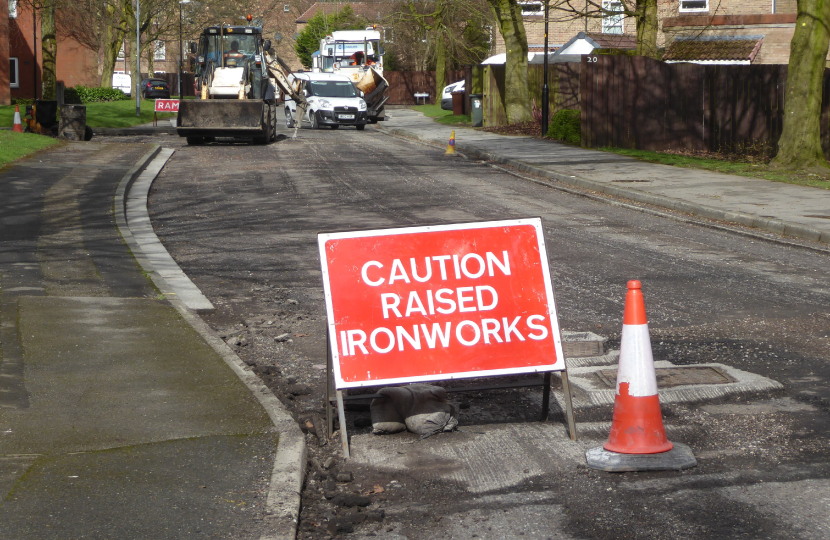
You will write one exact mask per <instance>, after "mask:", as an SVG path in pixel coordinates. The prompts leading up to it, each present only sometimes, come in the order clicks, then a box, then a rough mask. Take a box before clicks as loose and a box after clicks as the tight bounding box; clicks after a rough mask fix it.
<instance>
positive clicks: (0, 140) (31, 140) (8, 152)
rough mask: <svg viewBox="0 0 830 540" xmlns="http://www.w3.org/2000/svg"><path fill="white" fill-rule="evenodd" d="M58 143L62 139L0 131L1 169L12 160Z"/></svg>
mask: <svg viewBox="0 0 830 540" xmlns="http://www.w3.org/2000/svg"><path fill="white" fill-rule="evenodd" d="M56 144H60V141H58V140H57V139H53V138H52V137H46V136H44V135H35V134H34V133H15V132H13V131H0V169H2V168H3V167H5V166H6V165H8V164H9V163H11V162H12V161H15V160H17V159H20V158H22V157H25V156H28V155H29V154H34V153H35V152H37V151H38V150H43V149H44V148H49V147H50V146H54V145H56Z"/></svg>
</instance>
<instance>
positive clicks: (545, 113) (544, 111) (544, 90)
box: [542, 0, 550, 137]
mask: <svg viewBox="0 0 830 540" xmlns="http://www.w3.org/2000/svg"><path fill="white" fill-rule="evenodd" d="M549 1H550V0H545V49H544V51H542V54H544V55H545V58H544V66H545V67H544V69H543V70H542V80H543V82H542V137H544V136H546V135H547V134H548V113H549V112H550V111H549V110H548V8H549V6H550V4H549Z"/></svg>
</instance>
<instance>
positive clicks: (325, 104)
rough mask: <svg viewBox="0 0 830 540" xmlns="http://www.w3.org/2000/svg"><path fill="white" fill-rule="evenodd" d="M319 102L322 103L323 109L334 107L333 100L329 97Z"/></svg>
mask: <svg viewBox="0 0 830 540" xmlns="http://www.w3.org/2000/svg"><path fill="white" fill-rule="evenodd" d="M317 103H318V104H319V105H320V108H321V109H332V108H333V107H332V106H331V101H329V100H327V99H321V100H320V101H318V102H317Z"/></svg>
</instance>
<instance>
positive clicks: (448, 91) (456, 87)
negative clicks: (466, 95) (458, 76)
mask: <svg viewBox="0 0 830 540" xmlns="http://www.w3.org/2000/svg"><path fill="white" fill-rule="evenodd" d="M463 91H464V81H458V82H454V83H452V84H449V85H447V86H445V87H444V91H443V92H441V108H442V109H444V110H445V111H451V110H452V93H453V92H463Z"/></svg>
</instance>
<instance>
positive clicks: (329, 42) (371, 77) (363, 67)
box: [311, 27, 389, 124]
mask: <svg viewBox="0 0 830 540" xmlns="http://www.w3.org/2000/svg"><path fill="white" fill-rule="evenodd" d="M383 53H384V50H383V46H382V45H381V43H380V32H379V31H378V30H377V29H375V28H372V27H369V28H367V29H366V30H337V31H334V32H332V33H331V34H330V35H328V36H326V37H325V38H323V39H321V40H320V50H319V51H317V52H316V53H315V54H313V55H312V66H311V68H312V69H311V70H312V71H313V72H322V73H334V74H339V75H345V76H347V77H349V79H351V81H352V82H353V83H354V85H355V86H357V88H358V90H360V91H361V92H363V99H364V100H365V101H366V104H367V105H368V108H369V110H368V121H369V123H370V124H374V123H376V122H378V121H381V120H385V119H386V115H385V112H384V109H383V106H384V104H385V103H386V101H387V100H388V99H389V96H388V95H386V89H387V88H388V87H389V83H388V82H387V81H386V79H384V78H383Z"/></svg>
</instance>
